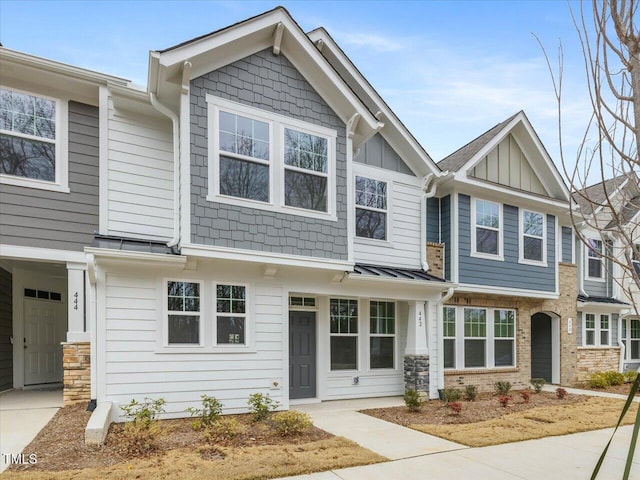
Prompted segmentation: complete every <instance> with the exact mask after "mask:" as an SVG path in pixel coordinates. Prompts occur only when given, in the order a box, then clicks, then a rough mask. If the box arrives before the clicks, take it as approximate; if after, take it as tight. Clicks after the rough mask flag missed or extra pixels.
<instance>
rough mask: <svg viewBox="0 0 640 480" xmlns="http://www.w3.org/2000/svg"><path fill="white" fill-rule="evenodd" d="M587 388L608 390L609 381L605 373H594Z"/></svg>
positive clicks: (589, 377) (588, 378) (589, 378)
mask: <svg viewBox="0 0 640 480" xmlns="http://www.w3.org/2000/svg"><path fill="white" fill-rule="evenodd" d="M587 386H588V387H589V388H607V387H608V386H609V379H608V378H607V376H606V375H605V373H604V372H596V373H592V374H590V375H589V376H588V377H587Z"/></svg>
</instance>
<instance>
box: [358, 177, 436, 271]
mask: <svg viewBox="0 0 640 480" xmlns="http://www.w3.org/2000/svg"><path fill="white" fill-rule="evenodd" d="M362 176H365V177H366V176H367V175H366V174H364V173H363V175H362ZM389 183H390V184H391V185H390V187H391V188H390V191H391V198H390V199H389V200H390V201H389V202H388V205H389V210H388V212H387V222H388V238H389V241H388V242H387V241H384V240H371V239H368V238H360V237H355V240H354V242H353V255H354V258H355V261H356V262H359V263H367V264H373V265H390V266H397V267H407V268H420V228H421V227H422V222H421V221H420V220H421V219H420V212H421V210H420V200H421V189H420V187H417V186H414V185H408V184H405V183H401V182H398V181H391V180H390V181H389ZM423 248H426V246H425V247H423Z"/></svg>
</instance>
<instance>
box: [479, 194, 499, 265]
mask: <svg viewBox="0 0 640 480" xmlns="http://www.w3.org/2000/svg"><path fill="white" fill-rule="evenodd" d="M471 213H472V217H473V222H474V224H473V225H472V227H471V253H472V254H473V255H477V256H487V257H490V258H493V257H499V258H501V257H502V206H501V205H500V204H498V203H494V202H489V201H487V200H480V199H475V201H474V202H473V203H472V212H471Z"/></svg>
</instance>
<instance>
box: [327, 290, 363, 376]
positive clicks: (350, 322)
mask: <svg viewBox="0 0 640 480" xmlns="http://www.w3.org/2000/svg"><path fill="white" fill-rule="evenodd" d="M329 325H330V329H329V335H330V349H331V370H357V369H358V300H355V299H343V298H332V299H330V300H329Z"/></svg>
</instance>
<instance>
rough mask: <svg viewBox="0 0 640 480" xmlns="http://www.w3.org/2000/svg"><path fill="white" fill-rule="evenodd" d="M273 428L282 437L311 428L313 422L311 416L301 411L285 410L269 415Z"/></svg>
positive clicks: (298, 433) (299, 433) (301, 432)
mask: <svg viewBox="0 0 640 480" xmlns="http://www.w3.org/2000/svg"><path fill="white" fill-rule="evenodd" d="M271 424H272V426H273V429H274V430H275V431H276V432H278V433H279V434H280V435H281V436H283V437H290V436H294V435H302V434H303V433H304V432H306V431H307V430H309V428H311V425H313V422H312V421H311V417H309V415H307V414H306V413H303V412H296V411H294V410H288V411H286V412H278V413H274V414H273V415H272V416H271Z"/></svg>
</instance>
